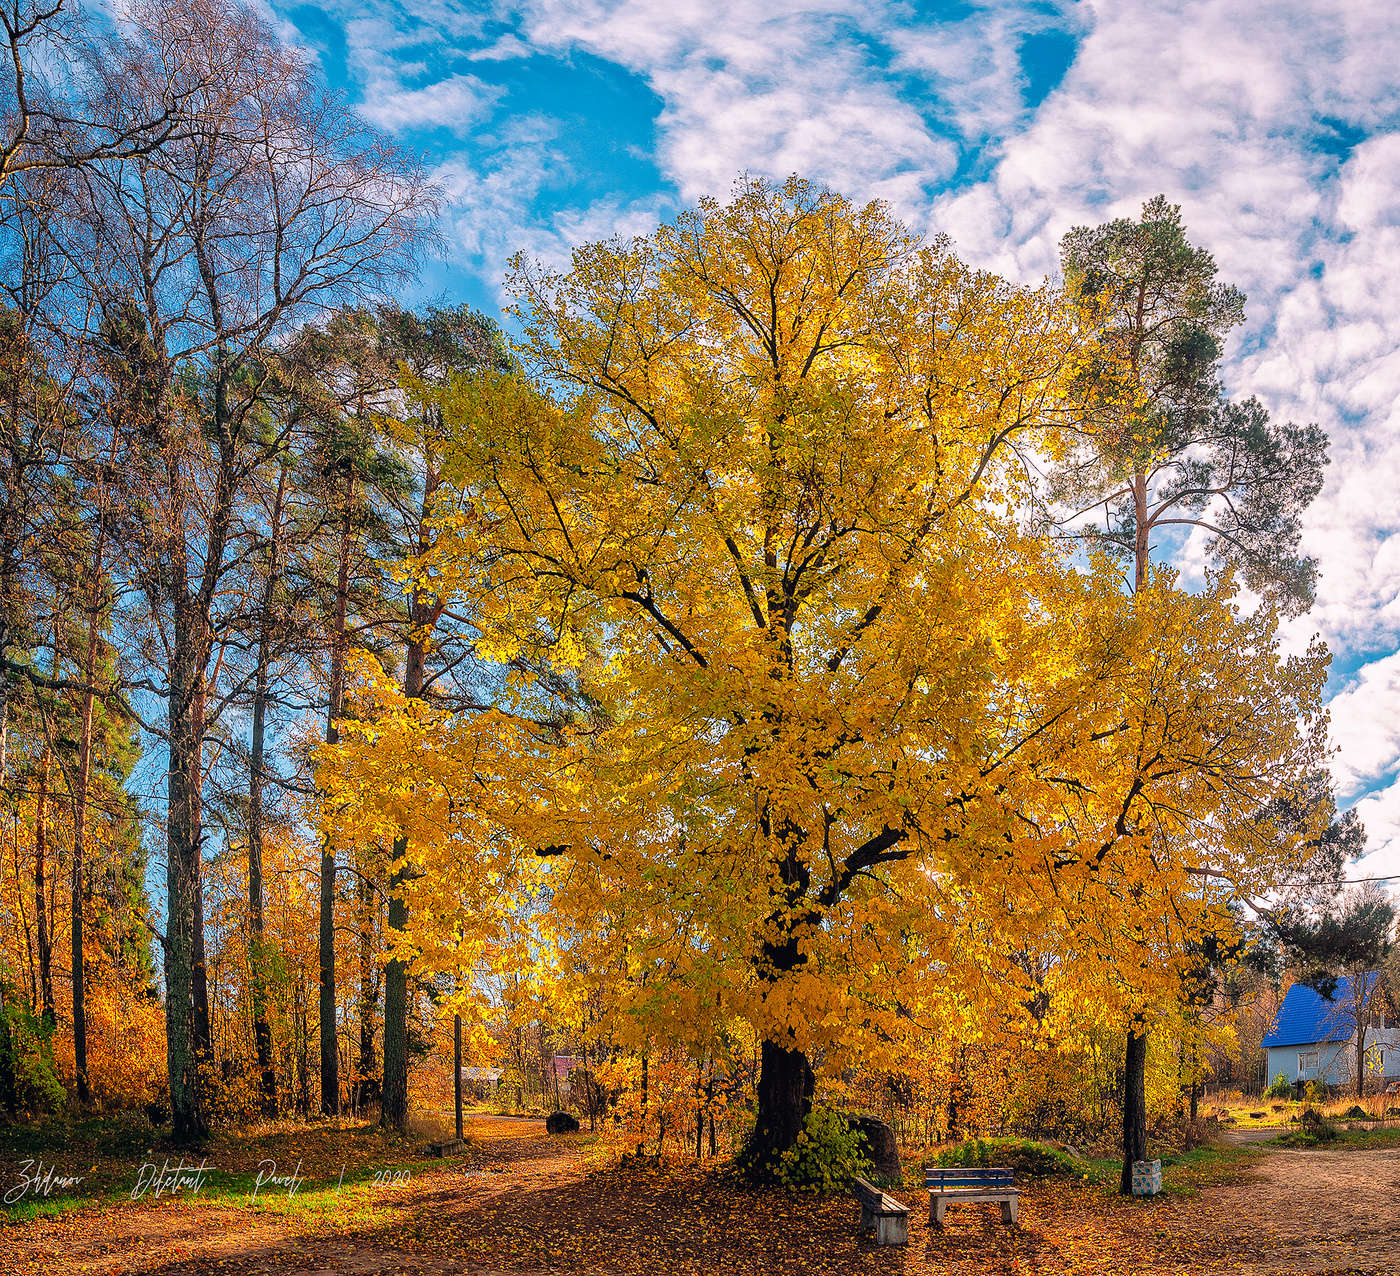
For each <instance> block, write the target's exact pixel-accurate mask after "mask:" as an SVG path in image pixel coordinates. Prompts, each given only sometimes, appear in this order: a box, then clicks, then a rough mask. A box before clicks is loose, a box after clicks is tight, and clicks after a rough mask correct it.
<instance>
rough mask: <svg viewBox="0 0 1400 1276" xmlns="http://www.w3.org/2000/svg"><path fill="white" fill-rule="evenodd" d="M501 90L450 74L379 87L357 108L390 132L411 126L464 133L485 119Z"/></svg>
mask: <svg viewBox="0 0 1400 1276" xmlns="http://www.w3.org/2000/svg"><path fill="white" fill-rule="evenodd" d="M502 93H503V90H501V89H499V88H496V87H493V86H492V85H489V84H486V83H484V82H483V81H481V80H480V79H478V78H477V77H476V76H474V75H454V76H451V77H450V78H448V79H446V80H438V81H436V82H435V83H432V84H428V85H425V86H424V87H423V88H418V89H405V88H392V89H381V90H380V91H379V92H376V93H374V94H373V95H372V96H369V97H368V98H367V100H366V101H365V103H364V104H363V105H362V106H361V107H360V112H361V114H363V115H364V116H365V118H366V119H368V120H369V121H370V122H371V123H372V124H376V125H378V126H379V127H380V128H382V129H387V130H388V131H389V132H392V133H400V132H403V131H404V130H405V129H411V128H446V129H451V130H452V131H453V132H456V133H465V132H467V131H468V130H469V129H472V128H475V127H476V126H477V125H478V124H480V123H481V122H482V120H483V119H485V118H486V117H487V116H488V115H489V113H490V111H491V107H492V106H493V104H494V103H495V102H496V101H498V100H499V99H500V97H501V96H502Z"/></svg>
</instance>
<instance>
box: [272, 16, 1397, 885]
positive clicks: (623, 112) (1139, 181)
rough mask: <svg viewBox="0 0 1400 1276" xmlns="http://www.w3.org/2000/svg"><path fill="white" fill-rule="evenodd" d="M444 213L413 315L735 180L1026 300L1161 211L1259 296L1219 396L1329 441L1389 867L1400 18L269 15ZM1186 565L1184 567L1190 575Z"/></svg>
mask: <svg viewBox="0 0 1400 1276" xmlns="http://www.w3.org/2000/svg"><path fill="white" fill-rule="evenodd" d="M272 12H273V13H274V15H275V18H276V20H277V21H278V22H279V23H281V24H282V27H283V29H284V31H285V33H286V34H287V36H288V37H289V38H291V39H293V40H295V41H297V42H299V43H301V44H303V45H304V46H305V47H307V48H308V49H309V50H311V51H312V53H313V54H314V55H315V56H316V57H317V58H318V59H319V60H320V62H321V65H322V66H323V68H324V70H325V73H326V75H327V76H328V78H329V79H330V80H331V81H332V82H333V83H334V84H336V85H339V86H342V87H343V88H344V89H345V90H346V92H347V93H348V94H349V95H350V97H351V100H352V101H353V102H354V103H355V104H356V105H357V107H358V109H359V110H361V111H362V112H363V114H364V115H365V116H366V117H367V118H368V119H369V120H371V121H372V122H374V123H375V124H377V125H378V126H380V127H381V128H383V129H385V130H386V131H388V132H390V133H392V134H393V135H394V136H396V137H397V138H398V139H399V140H400V141H401V142H402V143H404V144H405V145H406V146H410V147H413V148H415V149H418V150H420V151H422V152H423V153H424V154H425V155H426V156H427V158H428V161H429V163H430V165H431V166H432V167H433V168H434V169H435V170H436V172H437V174H438V176H439V178H440V180H441V182H442V184H443V186H444V188H445V190H446V191H447V194H448V203H447V207H446V209H445V213H444V219H443V234H444V239H445V242H446V252H445V255H444V259H443V260H442V261H439V262H434V263H431V264H430V266H429V268H428V269H427V271H426V272H425V275H424V279H423V282H422V284H421V295H422V296H423V297H424V298H429V297H434V296H447V297H451V298H453V299H467V300H470V301H472V302H473V303H475V304H477V305H479V306H481V307H482V308H483V309H486V310H488V311H489V312H491V313H498V312H499V308H500V306H501V304H502V302H503V300H504V297H503V293H502V290H501V281H502V277H503V274H504V271H505V263H506V261H507V259H508V258H509V256H510V255H511V254H512V253H514V252H517V251H523V252H525V253H527V254H529V255H531V256H534V257H538V258H543V259H545V260H548V261H552V262H557V263H561V264H562V263H563V262H566V261H567V258H568V253H569V250H570V248H571V246H572V245H574V244H576V243H578V242H581V241H585V240H590V239H597V238H602V237H605V236H608V235H611V234H615V233H622V234H633V233H645V232H646V231H649V230H650V229H651V228H652V227H653V226H655V224H656V223H657V222H658V220H662V219H665V218H668V217H669V216H670V215H672V214H673V213H674V212H676V211H677V210H678V209H680V208H682V207H685V206H686V205H687V204H689V203H691V202H693V201H694V200H695V199H696V198H698V197H699V196H701V195H704V194H717V195H722V194H723V193H724V192H725V191H726V190H727V189H728V187H729V185H730V183H731V182H732V181H733V179H734V177H735V175H736V174H738V173H739V172H741V171H748V172H751V173H755V174H762V175H767V176H772V177H777V178H781V177H785V176H786V175H788V174H789V173H792V172H798V173H801V174H802V175H804V176H807V177H811V178H815V179H818V180H822V181H826V182H828V183H830V184H831V185H833V186H835V187H836V188H838V189H840V190H842V191H843V192H844V193H846V194H848V195H850V196H851V197H852V198H855V199H867V198H882V199H886V200H888V201H889V202H890V203H891V204H892V205H893V207H894V209H895V211H896V212H897V213H898V214H899V215H900V216H902V217H903V218H904V219H905V220H906V221H908V222H909V223H910V224H911V225H913V226H915V227H917V228H918V229H920V230H930V231H931V230H938V231H944V232H946V233H948V234H950V235H951V236H952V237H953V240H954V242H955V244H956V245H957V247H958V249H959V250H960V252H961V254H962V255H963V256H964V257H965V258H966V259H968V260H969V261H971V262H972V263H973V264H975V265H979V266H986V267H989V268H992V269H995V270H998V271H1000V272H1002V273H1003V274H1006V275H1008V276H1011V277H1013V278H1019V279H1026V280H1036V279H1039V278H1041V277H1043V276H1044V275H1045V274H1047V273H1049V272H1051V271H1053V269H1054V266H1055V247H1056V244H1057V242H1058V239H1059V237H1060V235H1061V234H1063V232H1064V231H1065V230H1067V229H1068V228H1069V227H1070V226H1071V225H1074V224H1078V223H1083V222H1097V221H1101V220H1104V219H1105V218H1108V217H1111V216H1120V215H1128V214H1133V213H1135V212H1136V211H1137V209H1138V207H1139V206H1140V205H1141V203H1142V202H1143V201H1144V200H1146V199H1147V198H1149V197H1151V196H1152V195H1154V194H1156V193H1158V192H1159V191H1161V192H1164V193H1165V194H1167V196H1168V197H1169V198H1170V199H1172V200H1173V201H1175V202H1178V203H1180V204H1182V206H1183V208H1184V212H1185V215H1186V220H1187V224H1188V226H1189V227H1190V229H1191V233H1192V235H1193V238H1195V239H1196V240H1197V241H1198V242H1200V243H1202V244H1204V245H1205V246H1207V247H1208V248H1210V249H1211V251H1212V252H1214V254H1215V256H1216V259H1217V261H1218V262H1219V263H1220V266H1221V270H1222V274H1223V275H1224V276H1225V277H1226V278H1227V279H1229V280H1230V281H1231V282H1234V283H1236V284H1238V285H1239V286H1240V287H1242V288H1243V289H1244V290H1245V291H1246V293H1247V294H1248V296H1249V306H1248V314H1249V321H1248V324H1247V326H1246V328H1245V329H1244V331H1243V332H1242V333H1240V334H1239V335H1238V336H1237V337H1236V338H1235V339H1234V341H1233V343H1232V346H1231V351H1230V359H1229V367H1228V380H1229V383H1230V388H1231V389H1232V391H1233V392H1236V393H1239V394H1242V395H1243V394H1250V393H1253V394H1257V395H1258V396H1259V398H1260V399H1261V400H1262V401H1263V402H1264V403H1265V404H1266V406H1268V407H1269V409H1270V410H1271V411H1272V412H1273V413H1274V415H1275V416H1276V417H1279V418H1292V419H1294V420H1299V421H1302V420H1314V421H1318V422H1319V423H1321V424H1322V425H1323V426H1324V427H1325V428H1326V429H1327V430H1328V431H1329V433H1330V434H1331V435H1332V438H1333V448H1332V456H1333V461H1332V465H1331V467H1330V471H1329V476H1328V482H1327V486H1326V488H1325V490H1324V493H1323V495H1322V497H1321V498H1320V499H1319V500H1318V502H1317V504H1316V505H1315V507H1314V508H1313V510H1312V511H1311V513H1310V514H1309V517H1308V522H1307V532H1306V544H1307V547H1308V548H1309V549H1310V550H1311V552H1313V553H1315V554H1316V555H1317V556H1318V557H1319V559H1320V560H1321V565H1322V583H1321V589H1320V593H1319V599H1318V605H1317V607H1316V608H1315V609H1314V611H1313V612H1312V613H1311V614H1310V615H1309V616H1308V617H1305V618H1304V619H1303V620H1302V621H1300V622H1298V624H1297V625H1295V626H1294V628H1293V630H1292V632H1291V633H1290V641H1291V642H1292V643H1293V644H1294V645H1296V646H1301V645H1303V644H1304V643H1305V642H1306V641H1307V639H1308V637H1309V636H1310V635H1311V634H1312V633H1314V632H1320V633H1321V634H1322V636H1323V637H1324V638H1325V639H1326V641H1327V642H1328V644H1329V645H1330V646H1331V648H1332V649H1333V651H1334V653H1335V661H1334V672H1333V679H1332V689H1331V690H1332V694H1333V697H1334V699H1333V728H1332V730H1333V740H1334V743H1335V745H1336V746H1337V750H1338V752H1337V756H1336V759H1335V762H1334V769H1335V772H1336V775H1337V778H1338V782H1339V786H1340V790H1341V793H1342V795H1343V797H1344V799H1345V800H1346V801H1348V802H1351V801H1355V802H1358V803H1359V804H1360V807H1361V810H1362V814H1363V816H1364V818H1365V820H1366V823H1367V826H1368V828H1369V829H1370V831H1371V834H1372V845H1373V847H1374V848H1375V849H1374V853H1373V854H1372V855H1371V856H1370V857H1369V858H1368V860H1367V861H1366V866H1365V871H1367V872H1390V873H1400V652H1397V646H1400V537H1397V536H1396V532H1397V530H1400V446H1397V442H1400V438H1398V436H1397V430H1398V427H1400V407H1397V404H1398V403H1400V198H1397V196H1398V195H1400V191H1397V185H1400V178H1398V177H1397V174H1400V18H1397V17H1396V16H1395V15H1394V12H1393V10H1392V9H1391V7H1390V5H1389V4H1386V3H1383V2H1382V0H1343V3H1340V4H1338V3H1336V2H1335V0H1255V2H1251V0H1155V2H1153V3H1147V2H1146V0H1081V2H1077V3H1076V2H1074V0H1042V2H1036V3H1020V2H1009V0H1008V2H1001V0H992V2H991V3H987V4H981V5H977V4H929V3H920V2H917V0H911V2H910V3H881V2H880V0H818V2H816V3H783V2H782V0H766V2H765V0H669V2H667V3H661V2H660V0H518V2H514V3H512V2H510V0H502V2H501V3H484V4H458V3H453V2H452V0H424V2H423V3H416V4H413V5H405V4H399V3H395V2H393V0H363V2H361V3H349V2H346V3H333V4H329V5H320V4H298V5H286V6H280V5H274V6H273V9H272ZM1191 557H1192V555H1191V547H1190V546H1188V547H1187V551H1186V559H1187V564H1188V566H1189V562H1190V559H1191Z"/></svg>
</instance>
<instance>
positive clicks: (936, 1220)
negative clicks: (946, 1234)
mask: <svg viewBox="0 0 1400 1276" xmlns="http://www.w3.org/2000/svg"><path fill="white" fill-rule="evenodd" d="M947 1208H948V1202H947V1201H946V1200H944V1199H943V1197H941V1196H935V1197H934V1198H933V1200H932V1201H931V1202H930V1203H929V1212H928V1221H929V1223H930V1224H931V1225H932V1226H934V1227H942V1226H943V1211H944V1210H946V1209H947Z"/></svg>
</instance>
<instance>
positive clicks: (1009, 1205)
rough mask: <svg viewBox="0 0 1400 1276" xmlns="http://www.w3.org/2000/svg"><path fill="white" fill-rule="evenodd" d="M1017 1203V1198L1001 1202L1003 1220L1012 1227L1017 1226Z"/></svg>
mask: <svg viewBox="0 0 1400 1276" xmlns="http://www.w3.org/2000/svg"><path fill="white" fill-rule="evenodd" d="M1016 1205H1017V1202H1016V1200H1015V1198H1013V1199H1011V1200H1009V1201H1002V1202H1001V1221H1002V1222H1003V1223H1009V1224H1011V1226H1012V1227H1015V1226H1016Z"/></svg>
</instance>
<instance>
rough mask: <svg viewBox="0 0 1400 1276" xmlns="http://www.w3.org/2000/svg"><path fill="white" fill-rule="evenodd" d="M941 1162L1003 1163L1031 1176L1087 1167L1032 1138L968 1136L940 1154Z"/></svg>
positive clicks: (1072, 1172)
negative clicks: (981, 1137) (979, 1137)
mask: <svg viewBox="0 0 1400 1276" xmlns="http://www.w3.org/2000/svg"><path fill="white" fill-rule="evenodd" d="M938 1164H939V1165H966V1166H973V1165H1004V1166H1006V1167H1007V1168H1009V1169H1012V1170H1015V1171H1016V1172H1017V1173H1018V1174H1023V1175H1026V1176H1028V1177H1030V1178H1050V1177H1052V1176H1054V1175H1058V1174H1064V1175H1070V1176H1073V1177H1074V1178H1080V1177H1082V1176H1083V1174H1084V1167H1083V1165H1081V1164H1080V1163H1079V1162H1078V1161H1076V1160H1075V1159H1074V1157H1072V1156H1070V1155H1069V1154H1068V1153H1066V1152H1061V1151H1060V1149H1059V1148H1052V1147H1051V1146H1050V1145H1049V1144H1047V1143H1036V1142H1035V1141H1034V1140H1032V1139H967V1140H966V1141H965V1142H962V1143H959V1144H956V1145H955V1146H954V1147H950V1148H945V1149H944V1150H943V1151H942V1152H940V1153H939V1155H938Z"/></svg>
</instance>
